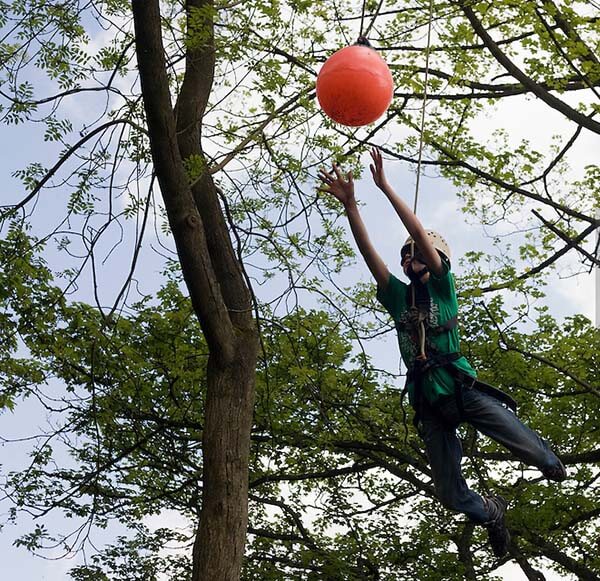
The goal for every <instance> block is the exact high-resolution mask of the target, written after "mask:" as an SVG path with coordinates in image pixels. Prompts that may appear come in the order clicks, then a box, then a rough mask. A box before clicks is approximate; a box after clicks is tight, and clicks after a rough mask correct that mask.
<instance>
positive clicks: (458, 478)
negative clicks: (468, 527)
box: [419, 398, 510, 557]
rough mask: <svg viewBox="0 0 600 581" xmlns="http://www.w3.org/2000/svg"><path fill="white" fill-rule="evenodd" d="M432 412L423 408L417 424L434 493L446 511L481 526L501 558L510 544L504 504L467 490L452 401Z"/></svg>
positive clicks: (498, 499) (455, 411)
mask: <svg viewBox="0 0 600 581" xmlns="http://www.w3.org/2000/svg"><path fill="white" fill-rule="evenodd" d="M436 410H437V411H434V410H433V409H432V408H431V407H429V406H427V405H425V409H424V410H423V414H422V420H421V423H420V424H419V427H420V430H419V433H420V434H421V437H422V438H423V441H424V443H425V448H426V450H427V456H428V458H429V463H430V466H431V473H432V476H433V482H434V486H435V490H436V494H437V495H438V497H439V499H440V501H441V503H442V504H443V505H444V506H445V507H446V508H448V509H450V510H455V511H457V512H462V513H464V514H465V515H466V516H467V517H469V519H470V520H471V521H473V522H475V523H477V524H479V525H483V526H485V527H486V528H487V531H488V537H489V540H490V545H491V546H492V550H493V551H494V554H495V555H496V557H502V556H503V555H505V554H506V552H507V551H508V546H509V544H510V534H509V532H508V530H507V528H506V525H505V522H504V515H505V513H506V507H507V503H506V501H505V500H504V499H503V498H502V497H500V496H489V497H485V498H484V497H481V496H480V495H479V494H477V493H476V492H474V491H472V490H470V489H469V487H468V485H467V483H466V481H465V479H464V477H463V475H462V470H461V466H460V465H461V460H462V445H461V443H460V440H459V438H458V436H457V434H456V427H457V426H458V423H459V422H460V418H459V414H458V412H457V407H456V400H455V398H451V399H450V400H446V402H444V403H443V404H442V405H438V406H437V407H436Z"/></svg>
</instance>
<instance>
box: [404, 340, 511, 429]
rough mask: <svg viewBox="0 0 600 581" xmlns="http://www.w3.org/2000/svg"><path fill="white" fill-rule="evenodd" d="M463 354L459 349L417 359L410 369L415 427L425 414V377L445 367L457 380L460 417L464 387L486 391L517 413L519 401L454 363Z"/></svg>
mask: <svg viewBox="0 0 600 581" xmlns="http://www.w3.org/2000/svg"><path fill="white" fill-rule="evenodd" d="M460 357H462V354H461V353H460V352H458V351H456V352H453V353H439V354H436V355H433V356H432V357H428V358H427V359H417V360H416V361H415V362H414V364H413V366H412V367H411V368H410V369H409V371H408V375H407V378H406V379H407V382H409V381H413V382H414V399H415V402H414V408H415V416H414V419H413V423H414V425H415V427H418V424H419V422H420V421H421V417H422V415H423V405H424V395H423V379H424V378H425V374H426V373H428V372H429V371H431V370H432V369H437V368H440V367H443V368H444V369H446V370H447V371H448V372H449V373H450V375H452V377H453V378H454V379H455V380H456V382H455V387H454V395H455V397H456V407H457V410H458V413H459V414H460V417H461V418H462V417H463V416H464V407H463V391H464V389H477V390H479V391H481V392H482V393H485V394H487V395H489V396H491V397H493V398H495V399H497V400H498V401H500V402H501V403H503V404H504V405H506V406H507V407H508V408H510V409H511V410H512V411H513V412H514V413H515V414H516V413H517V402H516V401H515V400H514V399H513V398H512V397H511V396H510V395H508V394H507V393H504V392H503V391H502V390H500V389H498V388H497V387H494V386H493V385H489V384H488V383H485V382H483V381H480V380H479V379H477V378H476V377H473V376H472V375H469V374H468V373H465V372H464V371H461V370H460V369H458V368H457V367H455V366H454V365H453V362H454V361H456V360H457V359H460Z"/></svg>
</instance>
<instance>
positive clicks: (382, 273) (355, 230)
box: [319, 164, 390, 289]
mask: <svg viewBox="0 0 600 581" xmlns="http://www.w3.org/2000/svg"><path fill="white" fill-rule="evenodd" d="M319 178H320V180H321V181H322V182H323V184H324V185H323V186H322V187H320V188H319V190H320V191H322V192H327V193H329V194H332V195H333V196H335V197H336V198H337V199H338V200H339V201H340V202H341V203H342V204H343V205H344V210H345V211H346V216H347V217H348V222H349V223H350V229H351V230H352V235H353V236H354V240H355V241H356V244H357V246H358V250H359V252H360V253H361V255H362V257H363V259H364V261H365V262H366V264H367V267H368V268H369V270H370V271H371V274H372V275H373V277H374V278H375V281H376V282H377V285H378V286H379V287H381V288H382V289H385V288H386V287H387V285H388V281H389V278H390V272H389V270H388V267H387V266H386V264H385V262H383V260H382V259H381V256H379V254H378V253H377V251H376V250H375V247H374V246H373V244H372V243H371V239H370V238H369V233H368V232H367V227H366V226H365V223H364V222H363V219H362V216H361V215H360V211H359V209H358V204H357V203H356V198H355V197H354V180H353V179H352V172H348V174H347V175H346V177H344V176H343V175H342V173H341V172H340V169H339V167H338V166H337V165H336V164H334V165H333V172H326V171H325V170H319Z"/></svg>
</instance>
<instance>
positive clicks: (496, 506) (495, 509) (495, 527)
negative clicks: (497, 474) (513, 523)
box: [483, 496, 510, 558]
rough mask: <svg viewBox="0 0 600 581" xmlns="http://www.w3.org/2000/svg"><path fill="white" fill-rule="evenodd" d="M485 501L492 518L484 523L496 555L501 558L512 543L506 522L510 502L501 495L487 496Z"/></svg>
mask: <svg viewBox="0 0 600 581" xmlns="http://www.w3.org/2000/svg"><path fill="white" fill-rule="evenodd" d="M484 501H485V506H486V508H487V509H488V512H489V515H490V520H488V521H487V522H485V523H483V526H484V527H485V528H487V531H488V539H489V541H490V545H491V547H492V551H493V552H494V555H495V556H496V557H498V558H500V557H503V556H504V555H506V553H507V551H508V545H509V544H510V533H509V532H508V529H507V528H506V524H505V523H504V515H505V514H506V508H507V506H508V503H507V502H506V500H504V499H503V498H502V497H501V496H487V497H486V498H485V499H484Z"/></svg>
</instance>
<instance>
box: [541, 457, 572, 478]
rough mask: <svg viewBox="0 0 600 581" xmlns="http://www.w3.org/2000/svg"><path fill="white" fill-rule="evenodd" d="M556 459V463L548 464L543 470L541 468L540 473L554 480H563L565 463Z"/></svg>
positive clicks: (565, 476) (565, 475)
mask: <svg viewBox="0 0 600 581" xmlns="http://www.w3.org/2000/svg"><path fill="white" fill-rule="evenodd" d="M556 460H557V462H558V464H555V465H554V466H549V467H548V468H545V469H544V470H542V474H543V475H544V476H545V477H546V478H547V479H548V480H554V482H562V481H563V480H566V478H567V469H566V468H565V465H564V464H563V463H562V462H561V461H560V460H559V459H558V458H557V459H556Z"/></svg>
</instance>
